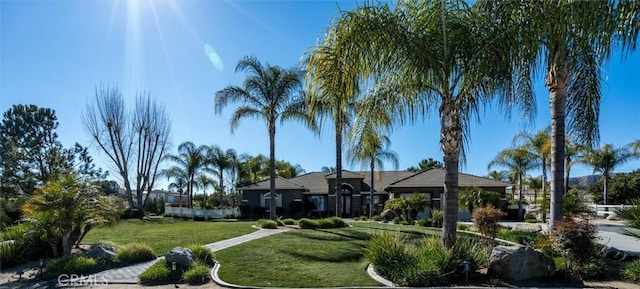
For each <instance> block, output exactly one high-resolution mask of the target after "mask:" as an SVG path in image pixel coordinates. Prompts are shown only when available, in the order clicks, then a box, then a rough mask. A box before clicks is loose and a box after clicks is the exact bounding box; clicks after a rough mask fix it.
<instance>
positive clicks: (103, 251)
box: [86, 243, 117, 261]
mask: <svg viewBox="0 0 640 289" xmlns="http://www.w3.org/2000/svg"><path fill="white" fill-rule="evenodd" d="M116 251H117V249H116V247H115V246H114V245H109V244H103V243H98V244H93V245H91V249H89V252H87V254H86V257H89V258H94V259H98V260H107V261H110V260H113V256H115V255H116Z"/></svg>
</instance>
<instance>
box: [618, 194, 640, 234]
mask: <svg viewBox="0 0 640 289" xmlns="http://www.w3.org/2000/svg"><path fill="white" fill-rule="evenodd" d="M616 215H617V216H618V217H620V218H621V219H623V220H625V221H627V222H628V223H629V226H630V227H632V228H636V229H640V199H635V200H631V206H630V207H626V208H624V209H618V211H617V213H616Z"/></svg>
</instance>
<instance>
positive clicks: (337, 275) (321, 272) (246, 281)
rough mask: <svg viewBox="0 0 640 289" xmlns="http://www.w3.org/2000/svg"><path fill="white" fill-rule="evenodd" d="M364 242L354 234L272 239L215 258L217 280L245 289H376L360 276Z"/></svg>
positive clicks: (307, 233) (325, 232)
mask: <svg viewBox="0 0 640 289" xmlns="http://www.w3.org/2000/svg"><path fill="white" fill-rule="evenodd" d="M368 237H369V235H368V234H362V233H361V230H360V229H357V228H341V229H326V230H295V231H290V232H286V233H281V234H277V235H274V236H270V237H266V238H262V239H260V240H255V241H251V242H247V243H243V244H240V245H238V246H234V247H231V248H228V249H225V250H222V251H219V252H216V258H217V260H218V261H219V262H220V264H221V265H222V267H221V268H220V272H219V276H220V278H221V279H222V280H224V281H226V282H230V283H234V284H238V285H244V286H268V287H336V286H379V285H380V284H378V283H377V282H376V281H374V280H373V279H371V278H370V277H369V276H368V275H367V273H366V272H365V268H366V265H367V261H366V259H365V257H364V251H363V247H364V245H365V244H366V239H368Z"/></svg>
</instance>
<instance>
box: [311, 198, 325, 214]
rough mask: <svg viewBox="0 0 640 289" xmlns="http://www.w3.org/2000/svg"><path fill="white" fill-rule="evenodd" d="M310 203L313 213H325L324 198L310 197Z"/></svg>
mask: <svg viewBox="0 0 640 289" xmlns="http://www.w3.org/2000/svg"><path fill="white" fill-rule="evenodd" d="M311 203H312V204H313V208H315V209H314V210H315V211H326V210H327V208H326V203H327V199H326V198H325V196H311Z"/></svg>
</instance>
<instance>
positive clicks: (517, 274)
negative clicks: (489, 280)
mask: <svg viewBox="0 0 640 289" xmlns="http://www.w3.org/2000/svg"><path fill="white" fill-rule="evenodd" d="M547 266H549V272H547ZM555 272H556V268H555V264H554V262H553V259H551V258H549V257H547V256H545V255H544V254H542V252H539V251H536V250H534V249H532V248H530V247H527V246H496V247H495V248H493V250H492V251H491V257H490V258H489V273H490V274H496V275H498V276H500V277H503V278H508V279H511V280H514V281H522V280H527V279H531V278H536V277H545V276H547V274H549V276H553V275H554V274H555Z"/></svg>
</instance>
